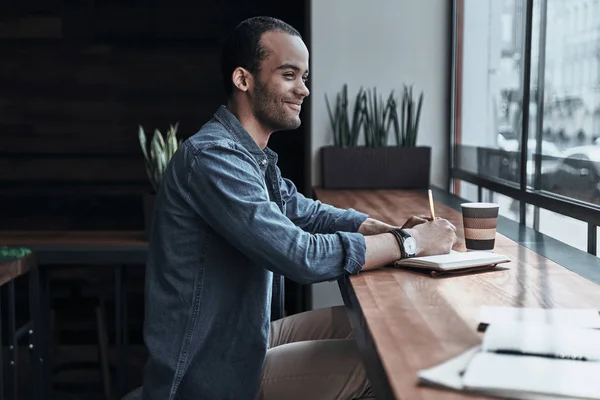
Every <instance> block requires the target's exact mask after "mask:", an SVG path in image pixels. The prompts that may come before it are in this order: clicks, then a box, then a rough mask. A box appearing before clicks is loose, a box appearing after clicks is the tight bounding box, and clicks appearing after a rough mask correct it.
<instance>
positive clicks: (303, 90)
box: [296, 80, 310, 97]
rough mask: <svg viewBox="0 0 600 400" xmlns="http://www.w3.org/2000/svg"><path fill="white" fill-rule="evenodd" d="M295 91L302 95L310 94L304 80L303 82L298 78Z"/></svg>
mask: <svg viewBox="0 0 600 400" xmlns="http://www.w3.org/2000/svg"><path fill="white" fill-rule="evenodd" d="M296 93H297V94H298V95H300V96H302V97H307V96H308V95H309V94H310V90H308V87H307V86H306V82H304V81H303V80H300V85H298V87H297V89H296Z"/></svg>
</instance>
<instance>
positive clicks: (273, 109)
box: [254, 80, 301, 132]
mask: <svg viewBox="0 0 600 400" xmlns="http://www.w3.org/2000/svg"><path fill="white" fill-rule="evenodd" d="M254 100H255V101H254V114H255V117H256V119H258V121H259V122H260V123H261V124H262V125H263V126H264V127H265V128H267V129H268V130H270V131H272V132H276V131H286V130H292V129H297V128H298V127H299V126H300V123H301V121H300V116H298V115H296V116H293V117H290V116H288V114H286V111H287V110H285V109H283V107H286V106H285V104H282V103H280V102H279V101H278V100H279V98H278V96H277V95H276V94H274V93H271V92H269V91H268V89H267V88H266V85H263V83H262V82H260V81H259V80H257V81H256V86H255V90H254Z"/></svg>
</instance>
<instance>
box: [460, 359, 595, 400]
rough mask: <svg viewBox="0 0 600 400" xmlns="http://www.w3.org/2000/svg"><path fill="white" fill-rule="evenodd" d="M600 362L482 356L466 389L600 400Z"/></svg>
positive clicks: (468, 375)
mask: <svg viewBox="0 0 600 400" xmlns="http://www.w3.org/2000/svg"><path fill="white" fill-rule="evenodd" d="M598 377H600V363H596V362H588V361H573V360H560V359H555V358H546V357H534V356H514V355H506V354H495V353H485V352H482V353H479V354H477V355H476V356H475V357H473V359H472V361H471V363H470V364H469V366H468V368H467V370H466V372H465V374H464V376H463V384H464V387H465V388H466V389H469V390H477V391H484V392H488V393H494V392H495V393H498V394H499V395H503V396H510V395H511V393H537V394H542V395H552V396H557V397H558V396H564V397H574V398H580V399H600V379H598Z"/></svg>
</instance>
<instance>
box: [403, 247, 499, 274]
mask: <svg viewBox="0 0 600 400" xmlns="http://www.w3.org/2000/svg"><path fill="white" fill-rule="evenodd" d="M509 261H510V258H509V257H508V256H505V255H504V254H498V253H493V252H491V251H469V252H457V251H452V252H451V253H449V254H441V255H436V256H425V257H413V258H404V259H402V260H398V261H396V262H395V263H394V266H395V267H409V268H419V269H425V270H429V271H436V272H444V273H448V272H458V271H465V272H467V271H468V270H469V269H484V268H490V269H491V268H494V267H495V266H496V265H498V264H502V263H506V262H509Z"/></svg>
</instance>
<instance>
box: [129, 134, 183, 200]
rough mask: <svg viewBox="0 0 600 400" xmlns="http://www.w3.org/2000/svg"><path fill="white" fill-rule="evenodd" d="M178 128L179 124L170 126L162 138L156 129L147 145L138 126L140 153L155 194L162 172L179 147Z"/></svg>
mask: <svg viewBox="0 0 600 400" xmlns="http://www.w3.org/2000/svg"><path fill="white" fill-rule="evenodd" d="M178 127H179V123H176V124H175V125H170V126H169V130H168V131H167V136H166V137H163V135H162V133H160V131H159V130H158V129H155V130H154V136H152V140H151V141H150V144H149V145H148V143H147V140H146V133H145V132H144V128H142V126H141V125H140V129H139V132H138V136H139V140H140V147H141V148H142V153H144V164H145V166H146V173H147V174H148V178H149V179H150V183H151V184H152V188H153V189H154V191H155V192H158V188H159V187H160V183H161V182H162V177H163V174H164V171H165V169H166V168H167V165H168V164H169V161H170V160H171V157H172V156H173V154H175V151H176V150H177V148H178V147H179V141H178V140H177V128H178Z"/></svg>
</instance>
